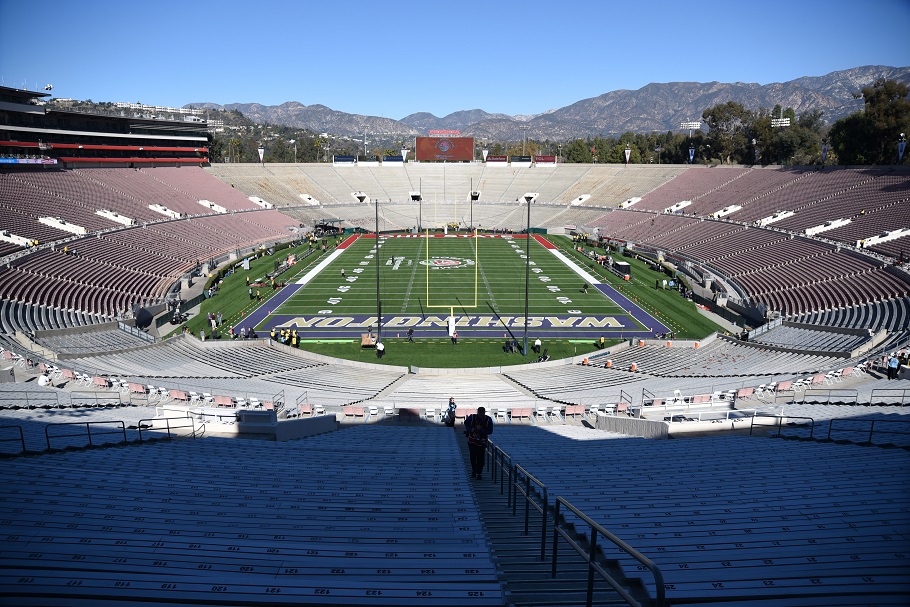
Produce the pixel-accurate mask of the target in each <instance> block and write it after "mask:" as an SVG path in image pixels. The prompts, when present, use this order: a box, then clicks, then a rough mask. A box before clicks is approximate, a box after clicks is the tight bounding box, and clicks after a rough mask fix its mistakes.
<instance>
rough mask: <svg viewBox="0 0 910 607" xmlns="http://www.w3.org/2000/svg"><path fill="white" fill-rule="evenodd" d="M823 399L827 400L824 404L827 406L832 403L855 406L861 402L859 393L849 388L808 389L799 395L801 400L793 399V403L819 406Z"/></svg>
mask: <svg viewBox="0 0 910 607" xmlns="http://www.w3.org/2000/svg"><path fill="white" fill-rule="evenodd" d="M822 398H824V399H825V403H824V404H826V405H827V404H830V403H832V402H835V403H849V404H853V405H855V404H856V403H857V401H858V400H859V392H858V391H856V390H851V389H849V388H828V389H824V388H807V389H806V390H804V391H803V393H802V394H800V395H799V398H795V399H793V402H795V403H800V404H803V403H816V404H819V403H821V399H822Z"/></svg>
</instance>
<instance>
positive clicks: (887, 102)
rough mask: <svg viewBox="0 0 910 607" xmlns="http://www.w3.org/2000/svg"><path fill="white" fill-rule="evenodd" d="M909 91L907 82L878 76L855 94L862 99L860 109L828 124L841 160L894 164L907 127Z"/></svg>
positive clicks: (908, 122)
mask: <svg viewBox="0 0 910 607" xmlns="http://www.w3.org/2000/svg"><path fill="white" fill-rule="evenodd" d="M908 92H910V89H908V87H907V85H906V84H903V83H900V82H895V81H894V80H885V79H879V80H876V81H875V83H873V84H872V85H871V86H867V87H865V88H863V90H862V92H861V93H857V94H855V95H854V97H857V98H858V97H862V98H863V100H864V107H863V111H861V112H855V113H853V114H850V115H849V116H847V117H846V118H842V119H840V120H838V121H837V122H835V123H834V126H832V127H831V132H830V139H831V145H832V147H833V148H834V150H835V152H836V153H837V155H838V157H839V158H840V161H841V162H843V163H844V164H893V163H895V162H896V161H897V141H898V139H899V138H900V135H901V133H907V132H908V131H910V99H908V98H907V94H908Z"/></svg>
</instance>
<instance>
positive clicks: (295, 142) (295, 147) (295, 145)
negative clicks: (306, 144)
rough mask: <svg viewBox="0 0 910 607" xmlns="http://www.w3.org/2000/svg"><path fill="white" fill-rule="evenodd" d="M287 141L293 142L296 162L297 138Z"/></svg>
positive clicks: (295, 161)
mask: <svg viewBox="0 0 910 607" xmlns="http://www.w3.org/2000/svg"><path fill="white" fill-rule="evenodd" d="M288 143H293V144H294V164H297V140H296V139H291V140H290V141H288Z"/></svg>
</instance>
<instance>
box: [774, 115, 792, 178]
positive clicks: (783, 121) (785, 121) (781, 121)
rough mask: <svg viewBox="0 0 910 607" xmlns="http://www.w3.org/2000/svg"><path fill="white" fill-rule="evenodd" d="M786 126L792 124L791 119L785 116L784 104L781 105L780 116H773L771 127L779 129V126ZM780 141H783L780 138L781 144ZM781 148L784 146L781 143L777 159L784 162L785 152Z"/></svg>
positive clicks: (781, 162)
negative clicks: (783, 155)
mask: <svg viewBox="0 0 910 607" xmlns="http://www.w3.org/2000/svg"><path fill="white" fill-rule="evenodd" d="M785 126H790V119H789V118H784V106H781V107H780V117H779V118H771V128H772V129H778V128H782V127H785ZM780 143H781V142H780V139H779V138H778V144H780ZM781 148H782V146H781V145H779V146H778V152H777V161H778V163H780V164H783V157H782V156H781V155H782V154H783V150H782V149H781Z"/></svg>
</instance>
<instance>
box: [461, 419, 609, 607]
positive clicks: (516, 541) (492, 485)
mask: <svg viewBox="0 0 910 607" xmlns="http://www.w3.org/2000/svg"><path fill="white" fill-rule="evenodd" d="M456 431H457V432H459V441H458V442H459V447H460V449H461V451H462V455H463V457H464V460H465V466H466V467H468V468H469V467H470V459H469V456H468V448H467V444H466V441H465V440H464V439H463V438H462V437H461V436H460V433H461V427H460V425H459V426H456ZM488 464H489V462H488ZM470 483H471V490H472V493H473V495H474V500H475V502H476V505H477V509H478V511H479V512H480V514H481V517H482V520H483V524H484V531H485V533H486V535H487V537H488V542H489V545H490V547H491V550H492V553H493V561H494V562H495V563H496V566H497V569H498V571H499V579H500V582H501V583H502V584H503V590H504V594H505V596H506V597H507V601H508V602H507V605H509V607H525V606H527V607H556V606H560V607H562V606H565V607H569V606H573V605H585V604H586V598H587V576H588V568H587V564H586V562H585V560H584V559H583V557H582V556H580V555H579V554H578V553H577V552H575V550H574V549H572V548H571V547H569V546H568V545H567V544H566V543H565V542H564V541H563V542H560V546H559V555H558V569H557V575H556V577H555V578H554V577H552V576H551V568H552V559H551V558H550V557H551V552H552V550H551V548H552V542H553V539H552V538H553V526H552V515H551V514H550V515H548V519H547V533H546V538H547V540H546V552H545V555H546V558H545V560H543V561H541V560H540V544H541V542H540V538H541V515H540V513H539V512H537V510H536V509H534V507H533V506H532V507H531V508H530V515H529V522H528V529H529V532H528V534H527V535H525V516H524V505H523V503H522V500H521V499H520V498H521V496H519V501H518V508H517V512H516V514H515V515H514V516H513V515H512V509H511V508H510V507H509V506H508V499H507V491H506V489H505V488H504V489H503V493H502V494H501V493H500V482H499V479H498V478H497V480H496V482H493V481H492V478H491V474H489V471H487V472H485V473H484V478H483V480H479V481H478V480H471V481H470ZM585 543H586V542H585ZM593 604H594V605H625V604H626V602H625V601H624V600H623V599H622V597H620V596H619V595H618V594H617V593H616V592H615V591H614V590H613V589H612V588H611V587H610V585H609V584H607V582H605V581H604V580H602V579H601V578H600V576H599V575H597V574H595V577H594V601H593Z"/></svg>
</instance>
